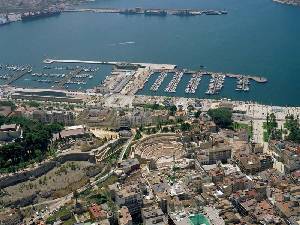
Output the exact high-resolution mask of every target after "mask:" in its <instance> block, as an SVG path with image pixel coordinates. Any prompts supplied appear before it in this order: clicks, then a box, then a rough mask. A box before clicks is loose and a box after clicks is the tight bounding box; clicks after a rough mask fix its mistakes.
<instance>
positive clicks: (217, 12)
mask: <svg viewBox="0 0 300 225" xmlns="http://www.w3.org/2000/svg"><path fill="white" fill-rule="evenodd" d="M203 13H204V14H205V15H222V14H223V13H221V12H220V11H214V10H208V11H205V12H203Z"/></svg>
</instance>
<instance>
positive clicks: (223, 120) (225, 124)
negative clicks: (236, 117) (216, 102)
mask: <svg viewBox="0 0 300 225" xmlns="http://www.w3.org/2000/svg"><path fill="white" fill-rule="evenodd" d="M207 113H208V115H209V116H210V117H211V118H212V120H213V121H214V122H215V124H216V125H217V126H218V127H220V128H232V123H233V121H232V111H231V110H230V109H229V108H223V107H222V108H217V109H209V110H208V112H207Z"/></svg>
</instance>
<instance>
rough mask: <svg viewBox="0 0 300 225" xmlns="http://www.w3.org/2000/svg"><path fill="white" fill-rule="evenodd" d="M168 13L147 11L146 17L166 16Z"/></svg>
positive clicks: (164, 11)
mask: <svg viewBox="0 0 300 225" xmlns="http://www.w3.org/2000/svg"><path fill="white" fill-rule="evenodd" d="M167 14H168V13H167V11H166V10H154V9H153V10H152V9H149V10H145V15H146V16H166V15H167Z"/></svg>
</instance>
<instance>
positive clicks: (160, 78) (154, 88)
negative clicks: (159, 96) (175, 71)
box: [150, 72, 168, 91]
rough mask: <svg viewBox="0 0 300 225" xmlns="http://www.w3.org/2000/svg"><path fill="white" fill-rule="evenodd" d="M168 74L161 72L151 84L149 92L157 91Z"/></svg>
mask: <svg viewBox="0 0 300 225" xmlns="http://www.w3.org/2000/svg"><path fill="white" fill-rule="evenodd" d="M167 75H168V73H166V72H161V73H160V75H159V76H158V78H157V79H156V80H155V82H154V83H153V84H152V86H151V88H150V90H151V91H157V90H158V89H159V87H160V85H161V84H162V83H163V81H164V79H165V78H166V77H167Z"/></svg>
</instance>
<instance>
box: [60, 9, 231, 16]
mask: <svg viewBox="0 0 300 225" xmlns="http://www.w3.org/2000/svg"><path fill="white" fill-rule="evenodd" d="M64 12H92V13H115V14H123V15H145V16H167V15H174V16H199V15H226V14H228V12H227V11H225V10H212V9H143V8H129V9H118V8H92V9H66V10H64Z"/></svg>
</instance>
